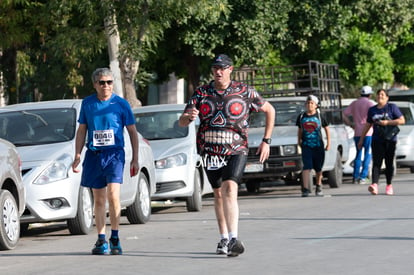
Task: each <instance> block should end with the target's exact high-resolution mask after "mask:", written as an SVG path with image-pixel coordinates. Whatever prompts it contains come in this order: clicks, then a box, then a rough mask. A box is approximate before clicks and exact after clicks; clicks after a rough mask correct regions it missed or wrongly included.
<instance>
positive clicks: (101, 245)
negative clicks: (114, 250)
mask: <svg viewBox="0 0 414 275" xmlns="http://www.w3.org/2000/svg"><path fill="white" fill-rule="evenodd" d="M92 254H93V255H105V254H108V242H107V241H105V240H99V239H98V240H97V241H96V243H95V247H94V248H93V249H92Z"/></svg>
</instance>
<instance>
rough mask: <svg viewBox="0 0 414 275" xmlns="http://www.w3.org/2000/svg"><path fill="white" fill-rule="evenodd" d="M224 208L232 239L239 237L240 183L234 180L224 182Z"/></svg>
mask: <svg viewBox="0 0 414 275" xmlns="http://www.w3.org/2000/svg"><path fill="white" fill-rule="evenodd" d="M221 189H222V196H223V210H224V216H225V219H226V225H227V229H228V232H229V237H230V239H231V238H232V237H235V238H237V232H238V225H239V204H238V202H237V192H238V185H237V183H236V182H234V181H232V180H226V181H223V183H222V187H221Z"/></svg>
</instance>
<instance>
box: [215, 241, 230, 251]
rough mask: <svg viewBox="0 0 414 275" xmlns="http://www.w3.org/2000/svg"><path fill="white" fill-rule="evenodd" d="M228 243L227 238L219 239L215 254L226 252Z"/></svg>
mask: <svg viewBox="0 0 414 275" xmlns="http://www.w3.org/2000/svg"><path fill="white" fill-rule="evenodd" d="M228 244H229V240H228V239H221V240H220V242H219V243H218V244H217V249H216V254H218V255H223V254H227V246H228Z"/></svg>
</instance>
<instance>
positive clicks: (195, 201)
mask: <svg viewBox="0 0 414 275" xmlns="http://www.w3.org/2000/svg"><path fill="white" fill-rule="evenodd" d="M186 205H187V211H201V208H203V197H202V190H201V177H200V171H199V170H198V169H195V170H194V191H193V195H192V196H191V197H188V198H187V201H186Z"/></svg>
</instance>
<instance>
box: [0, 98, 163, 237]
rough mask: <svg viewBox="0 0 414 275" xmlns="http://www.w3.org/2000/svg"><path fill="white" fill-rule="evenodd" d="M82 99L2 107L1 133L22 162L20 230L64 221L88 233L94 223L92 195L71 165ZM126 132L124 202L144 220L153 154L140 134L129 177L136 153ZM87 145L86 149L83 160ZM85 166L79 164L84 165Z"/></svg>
mask: <svg viewBox="0 0 414 275" xmlns="http://www.w3.org/2000/svg"><path fill="white" fill-rule="evenodd" d="M81 102H82V101H81V100H55V101H44V102H35V103H22V104H15V105H10V106H6V107H2V108H0V137H1V138H4V139H7V140H9V141H10V142H12V143H13V144H14V145H15V146H16V147H17V149H18V151H19V154H20V156H21V160H22V175H23V183H24V185H25V188H26V210H25V211H24V213H23V216H22V217H21V220H20V222H21V226H22V230H26V229H27V228H28V226H29V224H30V223H38V222H50V221H60V220H66V221H67V225H68V228H69V231H70V232H71V233H72V234H88V233H89V231H90V230H91V228H92V226H93V197H92V192H91V190H90V189H89V188H84V187H81V186H80V180H81V173H74V172H73V171H72V168H71V165H72V162H73V156H74V152H75V132H76V129H77V127H78V123H77V120H78V117H79V112H80V107H81ZM124 136H125V157H126V161H125V172H124V182H123V184H122V186H121V205H122V207H123V209H125V211H124V212H123V213H124V214H126V216H127V218H128V220H129V222H130V223H134V224H136V223H145V222H147V221H148V220H149V219H150V215H151V199H150V197H151V194H152V193H154V192H155V170H154V161H153V154H152V150H151V148H150V146H149V144H148V143H147V142H146V141H145V140H144V139H143V138H142V136H141V135H139V146H140V148H139V149H140V150H139V166H140V171H139V173H138V175H137V176H135V177H132V178H131V177H130V175H129V173H130V169H129V164H130V160H131V157H132V150H131V143H130V142H129V135H128V133H127V131H126V129H124ZM85 151H86V148H85V149H84V150H83V152H82V153H83V154H82V159H81V161H83V157H84V153H85ZM80 167H81V166H80Z"/></svg>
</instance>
